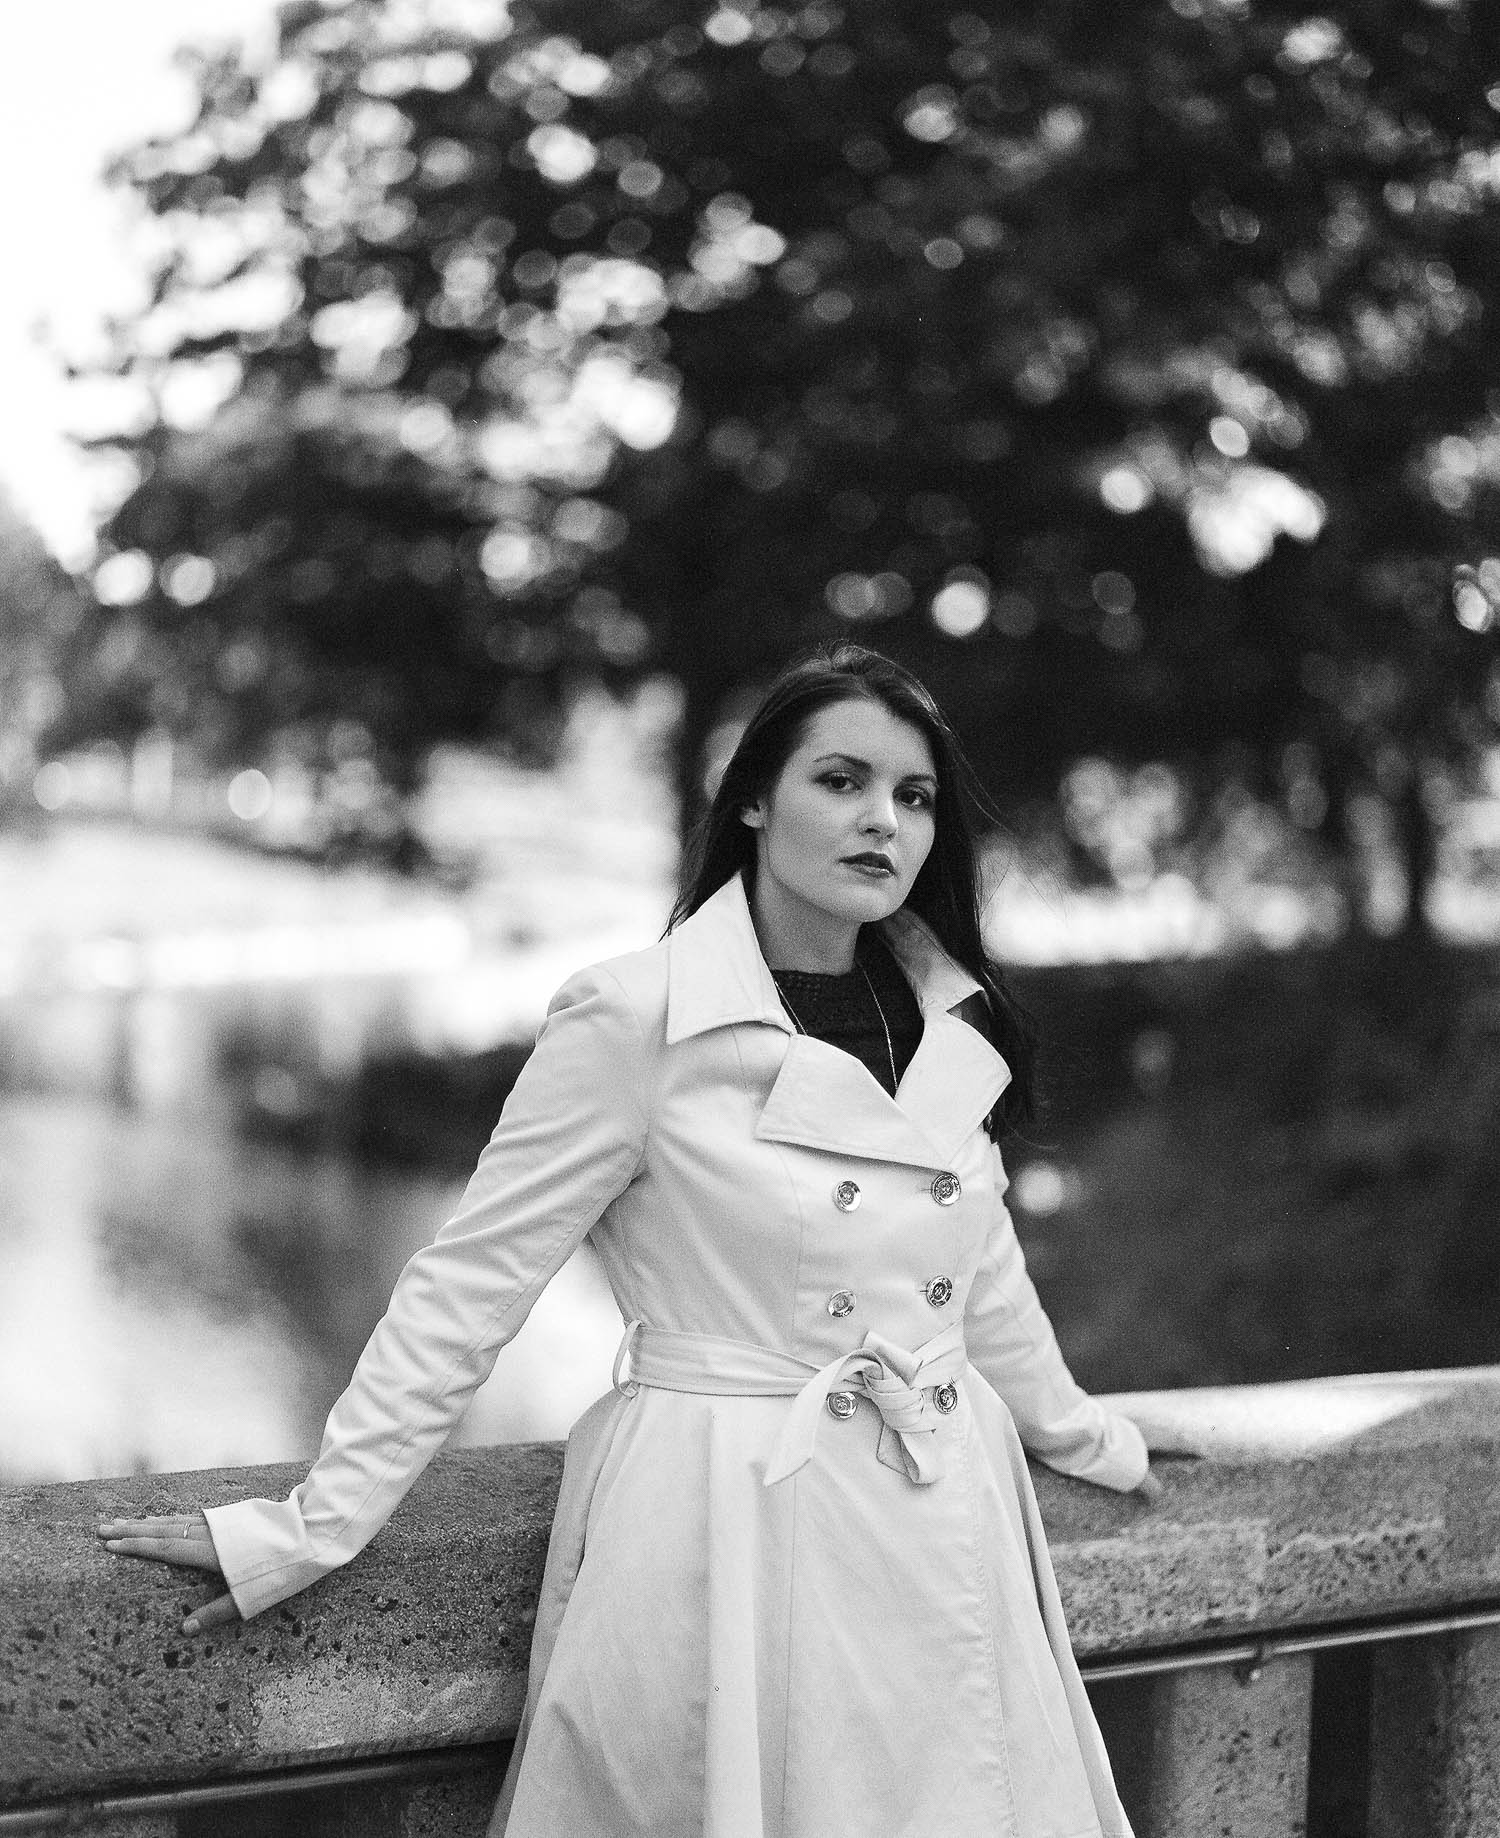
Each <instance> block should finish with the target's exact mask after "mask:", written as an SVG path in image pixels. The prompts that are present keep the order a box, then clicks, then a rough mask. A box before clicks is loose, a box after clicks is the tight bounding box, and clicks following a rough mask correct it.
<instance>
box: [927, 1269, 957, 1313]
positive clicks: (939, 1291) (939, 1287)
mask: <svg viewBox="0 0 1500 1838" xmlns="http://www.w3.org/2000/svg"><path fill="white" fill-rule="evenodd" d="M926 1294H927V1300H928V1301H929V1302H930V1303H931V1304H932V1306H933V1307H934V1308H946V1307H947V1305H948V1304H949V1303H950V1302H951V1301H952V1300H953V1278H952V1277H951V1276H935V1277H933V1278H932V1279H931V1281H930V1282H929V1283H928V1284H927V1290H926Z"/></svg>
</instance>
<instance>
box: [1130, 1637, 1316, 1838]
mask: <svg viewBox="0 0 1500 1838" xmlns="http://www.w3.org/2000/svg"><path fill="white" fill-rule="evenodd" d="M1311 1712H1312V1660H1311V1658H1310V1657H1309V1656H1307V1655H1305V1654H1299V1655H1297V1656H1296V1657H1295V1658H1290V1657H1289V1658H1286V1659H1279V1660H1274V1661H1272V1662H1271V1663H1270V1664H1269V1665H1267V1666H1266V1667H1265V1668H1264V1669H1263V1670H1262V1671H1261V1672H1259V1673H1258V1674H1257V1675H1256V1676H1255V1677H1253V1678H1248V1677H1242V1676H1241V1675H1240V1674H1238V1673H1236V1672H1234V1671H1232V1670H1231V1669H1230V1668H1229V1667H1227V1666H1214V1667H1200V1668H1198V1669H1195V1670H1193V1671H1190V1672H1177V1673H1171V1674H1168V1675H1167V1676H1165V1677H1163V1678H1158V1679H1155V1680H1153V1681H1152V1684H1151V1689H1150V1705H1149V1713H1148V1714H1149V1717H1150V1726H1151V1758H1150V1764H1149V1770H1148V1780H1147V1783H1146V1791H1145V1795H1144V1800H1145V1814H1144V1817H1143V1818H1142V1820H1141V1822H1140V1823H1141V1825H1142V1828H1143V1833H1144V1834H1145V1835H1147V1838H1304V1834H1305V1833H1306V1831H1307V1755H1308V1748H1307V1738H1308V1720H1309V1717H1310V1715H1311Z"/></svg>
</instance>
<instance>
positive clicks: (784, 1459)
mask: <svg viewBox="0 0 1500 1838" xmlns="http://www.w3.org/2000/svg"><path fill="white" fill-rule="evenodd" d="M627 1360H628V1362H629V1367H630V1375H629V1378H628V1379H626V1378H624V1377H623V1376H622V1374H623V1372H624V1368H625V1365H626V1362H627ZM967 1363H968V1352H967V1350H966V1348H965V1346H964V1333H963V1323H962V1322H961V1321H955V1322H954V1323H953V1324H952V1325H951V1326H949V1327H945V1328H944V1329H943V1331H942V1332H941V1333H940V1334H934V1335H933V1337H932V1338H931V1340H924V1341H923V1342H922V1344H921V1346H919V1347H912V1348H907V1347H899V1346H897V1345H896V1344H895V1343H894V1342H893V1341H889V1340H887V1339H886V1338H885V1337H884V1336H883V1335H881V1334H877V1333H876V1332H875V1331H874V1330H873V1329H871V1331H870V1332H869V1333H868V1334H866V1335H865V1337H864V1339H863V1341H862V1342H861V1343H860V1345H859V1346H858V1347H856V1348H855V1350H854V1351H853V1352H852V1353H843V1354H841V1355H840V1356H839V1357H838V1358H837V1359H835V1360H830V1361H829V1363H828V1364H827V1365H826V1366H814V1365H811V1364H810V1363H809V1362H808V1361H807V1360H804V1359H797V1358H796V1357H794V1356H793V1355H792V1354H790V1353H778V1352H777V1351H776V1350H775V1349H774V1348H773V1347H763V1346H757V1345H756V1344H755V1343H754V1342H753V1341H749V1340H721V1339H718V1338H717V1337H715V1336H714V1335H712V1334H678V1333H674V1332H672V1331H671V1330H670V1329H668V1328H658V1327H647V1326H646V1325H645V1324H644V1323H643V1322H640V1321H632V1322H631V1323H630V1325H629V1326H628V1327H627V1328H626V1330H625V1338H624V1339H623V1340H622V1341H621V1342H620V1350H619V1352H618V1353H617V1354H616V1355H615V1386H616V1389H617V1390H620V1391H623V1392H625V1393H626V1394H627V1395H633V1393H634V1389H635V1387H636V1386H638V1385H649V1386H654V1387H656V1388H658V1389H660V1390H663V1391H690V1392H705V1393H708V1394H709V1395H711V1396H717V1397H736V1398H740V1397H752V1398H779V1397H790V1398H793V1399H794V1400H795V1402H794V1403H793V1405H792V1408H791V1411H790V1412H789V1413H788V1416H787V1420H786V1423H785V1425H784V1426H783V1428H782V1431H781V1434H780V1436H779V1437H778V1438H777V1440H776V1447H775V1448H774V1449H773V1450H772V1453H771V1460H770V1464H769V1466H768V1467H767V1469H766V1475H765V1482H764V1484H765V1485H766V1486H767V1487H774V1486H775V1485H776V1483H777V1482H778V1481H784V1480H786V1479H787V1478H788V1477H789V1476H791V1475H793V1474H795V1473H796V1472H797V1471H798V1469H799V1468H802V1467H804V1466H805V1465H806V1464H807V1463H808V1461H810V1460H811V1459H812V1452H813V1445H814V1443H815V1442H816V1441H817V1436H818V1428H819V1426H820V1424H821V1423H822V1420H823V1414H824V1406H825V1404H826V1403H827V1400H828V1394H829V1393H830V1392H831V1391H837V1390H848V1391H853V1392H857V1393H858V1394H859V1395H860V1396H862V1397H866V1398H868V1399H869V1400H870V1402H871V1403H872V1404H873V1405H874V1406H875V1408H876V1410H877V1411H878V1412H879V1413H880V1440H879V1442H878V1444H877V1445H876V1450H875V1453H876V1456H877V1458H878V1459H879V1460H880V1461H882V1462H883V1463H884V1464H885V1466H886V1467H887V1468H894V1469H895V1470H896V1472H897V1473H898V1474H904V1475H905V1476H906V1477H907V1479H908V1480H911V1481H915V1482H917V1483H919V1484H920V1485H924V1486H925V1485H928V1484H930V1483H931V1482H933V1481H935V1480H937V1479H939V1478H940V1476H941V1475H942V1473H943V1468H944V1464H943V1456H942V1451H941V1448H940V1446H939V1443H938V1439H937V1429H938V1426H939V1425H940V1424H941V1423H942V1422H943V1421H944V1417H943V1413H942V1412H940V1411H939V1410H938V1408H937V1406H936V1405H935V1404H934V1403H933V1399H932V1393H933V1391H934V1390H935V1389H936V1388H937V1387H938V1386H941V1385H950V1384H951V1383H952V1382H953V1380H954V1379H956V1378H957V1377H958V1375H959V1373H960V1372H962V1371H963V1369H964V1367H965V1366H966V1365H967Z"/></svg>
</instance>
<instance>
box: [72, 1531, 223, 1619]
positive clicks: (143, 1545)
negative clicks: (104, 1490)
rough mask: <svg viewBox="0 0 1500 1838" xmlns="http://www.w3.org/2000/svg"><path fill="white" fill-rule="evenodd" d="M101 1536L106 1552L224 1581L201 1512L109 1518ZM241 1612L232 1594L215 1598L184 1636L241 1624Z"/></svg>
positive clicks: (196, 1613)
mask: <svg viewBox="0 0 1500 1838" xmlns="http://www.w3.org/2000/svg"><path fill="white" fill-rule="evenodd" d="M99 1536H100V1537H101V1538H102V1539H103V1540H104V1548H105V1550H106V1551H113V1552H114V1553H115V1555H116V1556H118V1557H144V1558H146V1559H148V1561H150V1562H152V1563H158V1564H178V1565H181V1566H182V1567H183V1568H184V1569H187V1570H203V1571H206V1572H207V1573H208V1574H209V1575H210V1576H216V1577H219V1578H220V1579H221V1580H222V1577H223V1574H224V1573H223V1571H221V1570H220V1568H219V1556H218V1553H217V1552H216V1551H215V1550H214V1541H213V1537H212V1535H211V1533H210V1532H209V1529H208V1521H207V1519H205V1518H204V1516H203V1514H202V1513H201V1512H193V1513H166V1514H163V1515H161V1516H159V1517H156V1518H151V1519H105V1520H104V1521H102V1523H101V1524H100V1526H99ZM239 1618H240V1611H239V1610H238V1609H237V1608H236V1607H235V1605H234V1597H233V1596H232V1595H221V1596H215V1597H214V1599H213V1601H211V1602H208V1603H206V1604H205V1605H204V1606H203V1607H202V1608H195V1609H194V1610H193V1612H192V1613H191V1614H190V1615H189V1616H188V1618H187V1619H186V1620H185V1621H184V1622H183V1624H182V1631H183V1633H184V1634H206V1633H207V1632H208V1630H209V1629H210V1628H213V1627H222V1626H223V1625H224V1624H225V1623H226V1622H229V1621H238V1620H239Z"/></svg>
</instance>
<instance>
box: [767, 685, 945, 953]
mask: <svg viewBox="0 0 1500 1838" xmlns="http://www.w3.org/2000/svg"><path fill="white" fill-rule="evenodd" d="M936 798H937V770H936V767H935V765H934V763H933V758H932V749H931V747H930V746H929V745H928V742H927V737H926V735H925V734H923V733H922V732H921V730H920V729H919V728H915V727H912V726H911V724H910V723H909V722H906V721H902V720H901V719H900V718H899V717H898V716H896V715H893V714H892V713H891V711H890V710H889V709H888V708H887V707H886V706H885V704H884V703H883V702H874V701H870V700H868V699H866V698H864V697H861V698H860V699H858V700H856V701H848V702H835V703H833V704H832V705H831V706H829V707H826V708H821V709H819V710H818V712H817V714H815V715H814V716H813V717H812V719H811V720H810V721H809V723H808V725H807V730H806V732H805V733H804V734H803V736H802V739H801V740H800V741H799V742H798V744H797V746H796V748H795V749H794V751H793V752H792V753H791V755H790V756H789V758H788V759H787V762H786V764H785V765H784V766H783V767H782V769H781V772H780V774H779V776H778V777H777V779H776V782H775V784H774V785H773V786H772V787H771V790H770V792H769V794H767V795H766V796H764V797H762V798H760V799H759V800H757V802H756V803H754V804H752V805H749V806H747V807H746V809H745V810H744V812H743V813H742V816H743V819H744V821H745V822H746V823H747V824H749V826H750V827H751V828H752V829H754V830H758V831H759V833H760V834H759V837H758V839H757V843H756V898H757V904H758V905H761V904H763V903H766V902H774V904H775V905H776V906H777V907H779V908H780V909H782V910H783V911H784V912H785V913H786V914H787V916H788V917H794V916H795V917H796V918H799V919H801V920H802V921H803V922H804V923H811V924H812V925H814V926H817V925H819V924H820V922H821V923H824V924H826V923H827V922H829V921H832V922H835V923H836V924H838V925H841V926H851V927H855V928H857V927H858V926H860V925H864V924H866V923H868V922H869V921H871V920H874V919H884V918H886V917H887V916H888V915H889V914H891V913H893V912H895V911H896V909H897V907H899V906H900V905H901V904H902V903H903V902H904V901H905V899H906V896H907V894H908V893H910V892H911V886H912V882H913V881H915V880H916V878H917V873H918V871H919V870H920V868H921V866H922V864H923V862H925V861H926V859H927V856H928V852H929V851H930V850H931V848H932V841H933V835H934V833H935V829H936V817H935V802H936Z"/></svg>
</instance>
